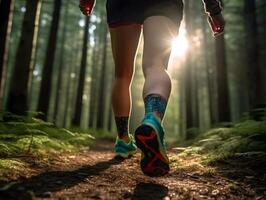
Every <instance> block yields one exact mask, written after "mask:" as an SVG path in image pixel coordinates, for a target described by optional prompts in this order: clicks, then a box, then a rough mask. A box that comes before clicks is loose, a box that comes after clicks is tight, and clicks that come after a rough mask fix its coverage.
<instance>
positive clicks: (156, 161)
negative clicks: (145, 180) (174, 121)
mask: <svg viewBox="0 0 266 200" xmlns="http://www.w3.org/2000/svg"><path fill="white" fill-rule="evenodd" d="M135 140H136V145H137V147H138V148H139V149H140V150H141V151H142V153H143V158H142V159H141V162H140V166H141V170H142V172H143V173H144V174H146V175H148V176H163V175H165V174H167V173H168V172H169V170H170V167H169V162H168V160H167V159H168V158H167V159H166V158H165V157H167V155H166V153H163V152H161V150H160V144H159V141H158V136H157V134H156V132H155V130H154V129H153V128H152V127H151V126H148V125H145V124H143V125H141V126H140V127H138V128H137V130H136V131H135Z"/></svg>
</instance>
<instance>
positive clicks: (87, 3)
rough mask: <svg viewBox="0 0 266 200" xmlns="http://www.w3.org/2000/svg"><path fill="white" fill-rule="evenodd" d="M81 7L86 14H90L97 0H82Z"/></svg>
mask: <svg viewBox="0 0 266 200" xmlns="http://www.w3.org/2000/svg"><path fill="white" fill-rule="evenodd" d="M79 3H80V4H79V8H80V10H81V11H82V13H83V14H84V15H87V16H88V15H90V14H91V13H92V10H93V8H94V5H95V0H80V1H79Z"/></svg>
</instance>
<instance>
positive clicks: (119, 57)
mask: <svg viewBox="0 0 266 200" xmlns="http://www.w3.org/2000/svg"><path fill="white" fill-rule="evenodd" d="M110 33H111V41H112V51H113V57H114V62H115V80H114V83H113V91H112V106H113V111H114V115H115V120H116V125H117V131H118V137H119V138H120V139H123V140H124V141H126V142H128V121H129V116H130V112H131V95H130V85H131V80H132V76H133V72H134V61H135V56H136V51H137V49H138V44H139V38H140V35H141V25H139V24H130V25H123V26H118V27H115V28H114V27H112V28H110Z"/></svg>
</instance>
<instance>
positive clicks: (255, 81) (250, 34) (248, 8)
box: [244, 0, 265, 109]
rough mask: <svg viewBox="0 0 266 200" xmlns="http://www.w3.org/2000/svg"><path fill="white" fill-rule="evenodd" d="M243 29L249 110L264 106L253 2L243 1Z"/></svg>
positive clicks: (254, 4) (252, 0) (249, 0)
mask: <svg viewBox="0 0 266 200" xmlns="http://www.w3.org/2000/svg"><path fill="white" fill-rule="evenodd" d="M244 14H245V29H246V44H247V45H246V50H247V56H246V58H247V67H248V79H249V105H250V109H254V108H256V107H260V106H261V104H265V99H263V97H262V94H261V93H262V84H263V77H262V73H261V71H260V66H259V60H258V57H259V45H258V28H257V19H256V2H255V0H245V1H244Z"/></svg>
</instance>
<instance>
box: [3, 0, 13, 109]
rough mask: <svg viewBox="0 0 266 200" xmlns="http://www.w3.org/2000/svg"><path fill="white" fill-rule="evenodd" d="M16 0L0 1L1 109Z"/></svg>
mask: <svg viewBox="0 0 266 200" xmlns="http://www.w3.org/2000/svg"><path fill="white" fill-rule="evenodd" d="M13 9H14V0H6V1H1V2H0V24H1V26H0V109H2V106H3V94H4V91H3V90H4V85H5V80H6V68H7V57H8V49H9V39H10V33H11V27H12V19H13Z"/></svg>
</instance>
